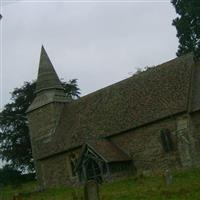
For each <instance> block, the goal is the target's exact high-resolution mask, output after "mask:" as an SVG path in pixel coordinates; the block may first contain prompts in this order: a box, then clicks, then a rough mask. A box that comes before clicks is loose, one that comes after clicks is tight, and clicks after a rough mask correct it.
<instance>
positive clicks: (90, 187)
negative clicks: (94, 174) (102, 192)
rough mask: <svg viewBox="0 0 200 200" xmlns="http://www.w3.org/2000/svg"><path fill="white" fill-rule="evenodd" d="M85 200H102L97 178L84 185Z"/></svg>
mask: <svg viewBox="0 0 200 200" xmlns="http://www.w3.org/2000/svg"><path fill="white" fill-rule="evenodd" d="M84 195H85V200H100V197H99V185H98V183H97V182H96V181H95V180H89V181H87V182H86V184H85V187H84Z"/></svg>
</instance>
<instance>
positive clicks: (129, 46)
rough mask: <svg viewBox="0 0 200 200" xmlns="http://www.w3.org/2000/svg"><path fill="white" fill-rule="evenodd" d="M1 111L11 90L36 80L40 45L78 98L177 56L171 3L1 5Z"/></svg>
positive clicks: (79, 2)
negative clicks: (71, 83) (72, 85)
mask: <svg viewBox="0 0 200 200" xmlns="http://www.w3.org/2000/svg"><path fill="white" fill-rule="evenodd" d="M1 14H2V15H3V18H2V20H1V22H0V23H1V39H2V40H1V78H2V80H1V84H2V86H1V90H2V91H1V108H2V106H3V105H5V104H6V103H7V102H8V101H9V99H10V94H9V92H11V91H12V90H13V88H15V87H20V86H21V85H22V84H23V82H24V81H31V80H34V79H36V78H37V71H38V63H39V55H40V49H41V45H42V44H43V45H44V47H45V48H46V50H47V53H48V55H49V57H50V59H51V61H52V63H53V65H54V67H55V69H56V71H57V73H58V75H59V77H60V78H63V79H64V80H69V79H73V78H77V79H78V85H79V87H80V89H81V93H82V95H85V94H88V93H91V92H93V91H95V90H98V89H100V88H102V87H105V86H108V85H110V84H113V83H115V82H117V81H120V80H122V79H125V78H128V77H129V76H130V75H131V74H132V73H134V72H135V71H136V69H137V68H142V67H145V66H147V65H148V66H151V65H157V64H161V63H163V62H166V61H168V60H170V59H172V58H174V57H175V56H176V50H177V47H178V40H177V38H176V29H175V27H173V26H172V25H171V24H172V20H173V19H174V18H175V17H176V13H175V10H174V8H173V6H172V5H171V3H170V1H164V0H163V1H162V0H161V1H137V2H136V1H132V2H131V1H121V2H120V1H113V2H112V1H96V2H95V1H93V2H92V1H73V2H72V1H71V2H69V1H68V2H67V1H60V2H59V1H54V2H53V1H46V2H45V1H43V2H41V1H28V0H27V1H18V2H14V1H9V0H7V1H4V2H3V1H2V2H1Z"/></svg>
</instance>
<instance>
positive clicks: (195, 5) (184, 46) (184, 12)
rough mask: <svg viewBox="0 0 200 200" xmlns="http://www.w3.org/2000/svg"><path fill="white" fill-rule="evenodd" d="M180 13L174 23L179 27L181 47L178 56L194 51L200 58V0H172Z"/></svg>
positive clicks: (178, 33) (178, 35) (197, 57)
mask: <svg viewBox="0 0 200 200" xmlns="http://www.w3.org/2000/svg"><path fill="white" fill-rule="evenodd" d="M171 2H172V4H173V6H174V7H175V9H176V12H177V14H178V15H179V16H178V17H177V18H176V19H174V20H173V23H172V25H174V26H175V27H176V29H177V37H178V38H179V47H178V51H177V56H181V55H183V54H186V53H189V52H193V53H194V56H195V58H196V59H197V60H199V59H200V1H199V0H172V1H171Z"/></svg>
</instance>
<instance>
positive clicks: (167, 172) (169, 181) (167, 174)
mask: <svg viewBox="0 0 200 200" xmlns="http://www.w3.org/2000/svg"><path fill="white" fill-rule="evenodd" d="M164 179H165V184H166V186H169V185H171V184H172V181H173V177H172V174H171V172H170V170H169V169H167V170H165V173H164Z"/></svg>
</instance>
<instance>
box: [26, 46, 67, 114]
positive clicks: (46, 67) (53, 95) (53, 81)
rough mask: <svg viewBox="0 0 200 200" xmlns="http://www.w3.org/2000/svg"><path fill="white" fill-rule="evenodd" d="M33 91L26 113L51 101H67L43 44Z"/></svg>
mask: <svg viewBox="0 0 200 200" xmlns="http://www.w3.org/2000/svg"><path fill="white" fill-rule="evenodd" d="M35 92H36V97H35V99H34V100H33V102H32V104H31V105H30V106H29V108H28V110H27V111H26V112H27V113H28V112H31V111H33V110H35V109H37V108H40V107H42V106H44V105H47V104H49V103H52V102H62V103H65V102H67V101H68V100H67V98H66V95H65V92H64V88H63V87H62V84H61V82H60V80H59V78H58V75H57V74H56V71H55V69H54V67H53V65H52V63H51V61H50V59H49V57H48V55H47V53H46V51H45V49H44V47H43V46H42V49H41V55H40V64H39V70H38V78H37V82H36V91H35Z"/></svg>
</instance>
